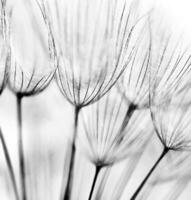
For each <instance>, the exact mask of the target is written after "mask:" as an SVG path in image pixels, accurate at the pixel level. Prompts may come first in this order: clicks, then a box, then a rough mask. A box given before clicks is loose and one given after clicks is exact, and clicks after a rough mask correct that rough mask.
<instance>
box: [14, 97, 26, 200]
mask: <svg viewBox="0 0 191 200" xmlns="http://www.w3.org/2000/svg"><path fill="white" fill-rule="evenodd" d="M16 97H17V120H18V134H19V135H18V145H19V146H18V147H19V166H20V180H21V191H22V192H21V195H22V196H21V200H27V196H26V172H25V158H24V147H23V135H22V96H21V95H19V94H17V96H16Z"/></svg>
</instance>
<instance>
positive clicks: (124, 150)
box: [79, 91, 153, 165]
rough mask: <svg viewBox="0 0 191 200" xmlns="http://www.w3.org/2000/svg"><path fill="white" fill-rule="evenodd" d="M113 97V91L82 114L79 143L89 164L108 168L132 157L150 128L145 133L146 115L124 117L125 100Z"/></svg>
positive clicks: (144, 112)
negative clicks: (107, 166) (97, 164)
mask: <svg viewBox="0 0 191 200" xmlns="http://www.w3.org/2000/svg"><path fill="white" fill-rule="evenodd" d="M114 94H116V91H115V92H114V93H112V91H111V94H108V96H106V97H103V99H101V100H100V101H99V102H96V103H95V104H93V105H91V106H89V107H87V108H84V111H82V120H81V122H80V124H79V133H80V136H79V138H80V143H82V148H85V154H86V155H87V157H88V159H89V160H91V161H92V162H93V163H97V162H102V163H103V165H111V164H113V163H115V162H117V161H120V160H123V159H124V158H126V157H128V156H130V155H131V154H133V152H134V150H135V148H137V146H141V145H142V144H143V141H145V139H146V138H147V137H148V134H149V133H150V132H151V129H150V128H149V129H148V130H147V132H146V131H145V124H147V123H148V122H149V113H148V112H146V111H134V113H133V114H132V116H130V114H129V115H127V110H128V106H127V104H126V102H125V100H124V99H123V98H122V97H116V96H114ZM150 127H152V126H150ZM152 130H153V129H152ZM83 141H85V142H83Z"/></svg>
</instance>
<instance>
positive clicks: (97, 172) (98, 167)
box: [88, 165, 103, 200]
mask: <svg viewBox="0 0 191 200" xmlns="http://www.w3.org/2000/svg"><path fill="white" fill-rule="evenodd" d="M102 167H103V166H100V165H97V166H96V170H95V175H94V178H93V182H92V186H91V190H90V194H89V197H88V200H91V199H92V195H93V191H94V187H95V184H96V181H97V178H98V175H99V172H100V170H101V169H102Z"/></svg>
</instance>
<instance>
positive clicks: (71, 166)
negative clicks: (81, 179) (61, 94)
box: [63, 106, 80, 200]
mask: <svg viewBox="0 0 191 200" xmlns="http://www.w3.org/2000/svg"><path fill="white" fill-rule="evenodd" d="M74 112H75V113H74V115H75V116H74V132H73V138H72V149H71V155H70V161H69V162H70V163H69V172H68V180H67V184H66V190H65V194H64V197H63V199H64V200H69V199H70V196H71V188H72V184H73V174H74V163H75V156H76V144H75V143H76V136H77V128H78V118H79V112H80V107H78V106H76V107H75V111H74Z"/></svg>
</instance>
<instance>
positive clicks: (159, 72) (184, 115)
mask: <svg viewBox="0 0 191 200" xmlns="http://www.w3.org/2000/svg"><path fill="white" fill-rule="evenodd" d="M159 35H160V34H159ZM152 36H153V35H152V34H151V37H152ZM152 39H153V37H152V38H151V40H152ZM154 39H155V40H154V41H153V40H152V45H151V48H152V56H151V57H152V59H151V60H152V62H151V67H150V91H149V98H150V100H149V101H150V110H151V116H152V121H153V124H154V127H155V132H156V133H157V135H158V138H159V139H160V141H161V143H162V144H163V148H164V149H163V151H162V153H161V155H160V157H159V158H158V160H157V161H156V162H155V164H154V165H153V167H152V168H151V169H150V171H149V172H148V174H147V175H146V177H145V178H144V179H143V181H142V182H141V184H140V185H139V187H138V188H137V189H136V191H135V192H134V194H133V195H132V197H131V200H134V199H136V198H137V196H138V194H139V193H140V191H141V190H142V188H143V186H144V185H145V184H146V182H147V181H148V179H149V177H150V176H151V174H152V173H153V171H154V170H155V169H156V167H157V166H158V164H159V163H160V162H161V160H162V159H163V158H164V157H165V156H166V154H167V153H168V152H169V151H170V150H174V151H182V150H189V149H190V141H191V140H190V130H191V129H190V128H191V127H190V126H189V123H190V119H191V118H190V116H191V115H190V107H188V106H187V104H185V102H187V98H186V97H187V96H186V94H187V92H188V89H189V88H188V87H187V84H188V83H189V81H188V80H189V77H190V69H191V63H190V55H189V52H188V50H187V49H186V50H182V49H181V45H180V43H179V42H178V43H176V42H174V40H173V39H174V38H172V37H171V36H170V35H166V33H164V34H163V32H162V37H160V39H159V40H158V41H156V38H154ZM158 42H159V43H158ZM156 44H158V45H156Z"/></svg>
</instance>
